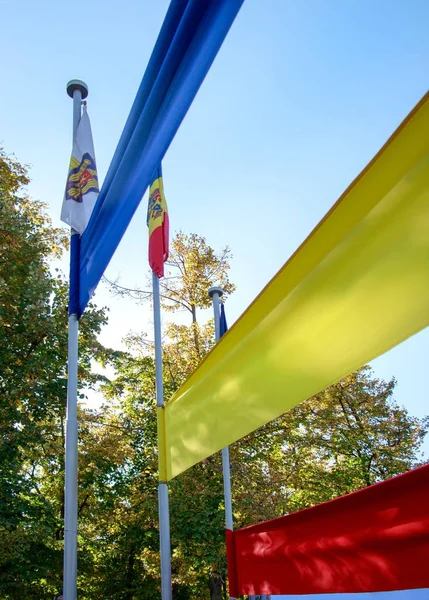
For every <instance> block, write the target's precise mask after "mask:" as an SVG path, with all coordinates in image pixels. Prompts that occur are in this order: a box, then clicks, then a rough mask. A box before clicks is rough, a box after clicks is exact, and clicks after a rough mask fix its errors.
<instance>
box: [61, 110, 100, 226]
mask: <svg viewBox="0 0 429 600" xmlns="http://www.w3.org/2000/svg"><path fill="white" fill-rule="evenodd" d="M84 154H89V155H90V157H91V159H92V161H93V162H92V164H91V167H93V168H95V155H94V143H93V141H92V132H91V124H90V122H89V117H88V113H87V111H86V106H84V108H83V112H82V117H81V119H80V121H79V125H78V127H77V131H76V137H75V141H74V144H73V151H72V162H71V164H70V171H69V177H70V172H71V170H72V168H73V164H72V163H73V159H75V161H77V163H79V164H80V163H81V161H82V157H83V156H84ZM74 164H76V162H75V163H74ZM69 177H68V178H67V183H69ZM77 185H78V186H79V182H77ZM80 189H81V188H80ZM97 197H98V182H97V191H94V190H89V191H88V192H87V193H85V194H83V195H82V202H77V201H76V200H74V199H70V197H69V198H68V197H67V189H66V193H65V194H64V200H63V206H62V209H61V221H64V223H67V225H70V227H71V228H72V229H74V230H75V231H77V232H78V233H83V232H84V230H85V228H86V226H87V225H88V221H89V218H90V216H91V213H92V210H93V208H94V205H95V202H96V200H97Z"/></svg>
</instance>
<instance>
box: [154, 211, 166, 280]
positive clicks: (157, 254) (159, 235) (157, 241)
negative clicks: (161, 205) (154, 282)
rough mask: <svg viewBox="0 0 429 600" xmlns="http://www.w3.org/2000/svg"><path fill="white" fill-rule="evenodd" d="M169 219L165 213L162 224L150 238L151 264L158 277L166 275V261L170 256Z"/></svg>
mask: <svg viewBox="0 0 429 600" xmlns="http://www.w3.org/2000/svg"><path fill="white" fill-rule="evenodd" d="M168 240H169V221H168V213H167V212H165V213H164V221H163V223H162V225H160V226H159V227H157V228H156V229H154V230H153V231H152V234H151V236H150V238H149V265H150V267H151V269H152V271H153V272H154V273H155V274H156V275H158V277H164V262H165V261H166V260H167V258H168V252H169V248H168Z"/></svg>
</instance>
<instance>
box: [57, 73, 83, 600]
mask: <svg viewBox="0 0 429 600" xmlns="http://www.w3.org/2000/svg"><path fill="white" fill-rule="evenodd" d="M67 94H68V95H69V96H70V97H71V98H73V141H74V140H75V137H76V131H77V127H78V125H79V121H80V116H81V104H82V99H83V98H86V97H87V95H88V87H87V85H86V84H85V83H84V82H83V81H80V80H78V79H73V80H72V81H69V83H68V84H67ZM76 236H77V237H76ZM78 242H79V235H78V234H77V233H76V232H75V231H74V230H73V229H72V230H71V240H70V292H71V294H70V296H71V295H72V293H74V292H73V291H72V289H71V288H72V285H74V284H76V282H77V279H76V269H77V268H78V265H79V261H78V256H76V253H77V252H78V251H79V243H78ZM78 333H79V317H78V315H77V314H76V313H74V314H70V315H69V327H68V360H67V418H66V448H65V491H64V571H63V595H64V600H76V595H77V503H78V494H77V492H78V489H77V444H78V426H77V368H78Z"/></svg>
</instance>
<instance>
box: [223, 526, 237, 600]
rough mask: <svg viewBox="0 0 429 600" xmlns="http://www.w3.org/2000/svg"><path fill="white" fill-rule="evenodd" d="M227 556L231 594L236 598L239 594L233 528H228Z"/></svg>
mask: <svg viewBox="0 0 429 600" xmlns="http://www.w3.org/2000/svg"><path fill="white" fill-rule="evenodd" d="M226 558H227V561H228V583H229V595H230V597H232V598H236V597H237V596H238V595H239V594H238V591H237V576H236V565H235V550H234V534H233V532H232V531H231V529H227V530H226Z"/></svg>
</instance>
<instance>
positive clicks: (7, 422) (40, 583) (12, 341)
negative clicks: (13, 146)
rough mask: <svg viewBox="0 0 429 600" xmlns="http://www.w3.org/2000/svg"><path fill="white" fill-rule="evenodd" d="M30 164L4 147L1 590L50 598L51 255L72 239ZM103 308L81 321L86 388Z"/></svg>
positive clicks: (58, 396)
mask: <svg viewBox="0 0 429 600" xmlns="http://www.w3.org/2000/svg"><path fill="white" fill-rule="evenodd" d="M28 181H29V180H28V175H27V171H26V169H25V168H24V167H23V166H21V165H20V164H19V163H18V162H17V161H16V160H15V159H13V158H10V157H8V156H7V155H6V154H5V153H4V152H3V151H1V152H0V327H1V340H2V343H1V345H0V433H1V435H0V465H1V466H0V530H1V536H0V540H1V541H0V596H1V597H3V598H11V599H12V598H18V597H21V596H23V595H24V596H26V597H27V598H45V597H51V596H52V592H54V591H55V589H57V588H58V586H60V585H61V575H62V536H63V531H62V515H63V491H62V490H63V471H64V457H63V448H64V420H65V403H66V385H67V380H66V363H67V289H66V286H65V284H64V282H63V281H62V280H61V278H60V276H59V275H56V276H53V275H52V274H51V272H50V261H51V260H52V259H54V258H57V257H58V256H60V254H61V252H62V251H63V250H64V248H65V247H66V245H67V238H66V236H65V233H64V231H62V230H58V229H54V228H52V226H51V223H50V221H49V219H48V217H47V216H46V213H45V211H44V208H45V207H44V205H43V204H42V203H40V202H35V201H33V200H31V199H30V198H29V197H28V195H27V194H26V192H25V186H26V185H27V184H28ZM105 322H106V317H105V313H104V311H102V310H97V309H95V308H94V307H90V310H89V311H88V312H87V314H86V316H85V318H83V319H82V322H81V334H80V357H81V360H80V367H79V376H80V380H81V384H82V386H83V387H85V386H94V385H96V383H97V381H98V380H99V379H100V378H99V377H98V376H96V375H94V374H93V373H92V372H91V368H90V363H91V361H92V360H94V359H101V360H106V359H107V357H108V354H109V352H108V351H107V350H106V349H104V348H103V347H102V346H101V345H100V344H99V342H98V341H97V334H98V333H99V331H100V328H101V326H102V325H103V324H104V323H105Z"/></svg>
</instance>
